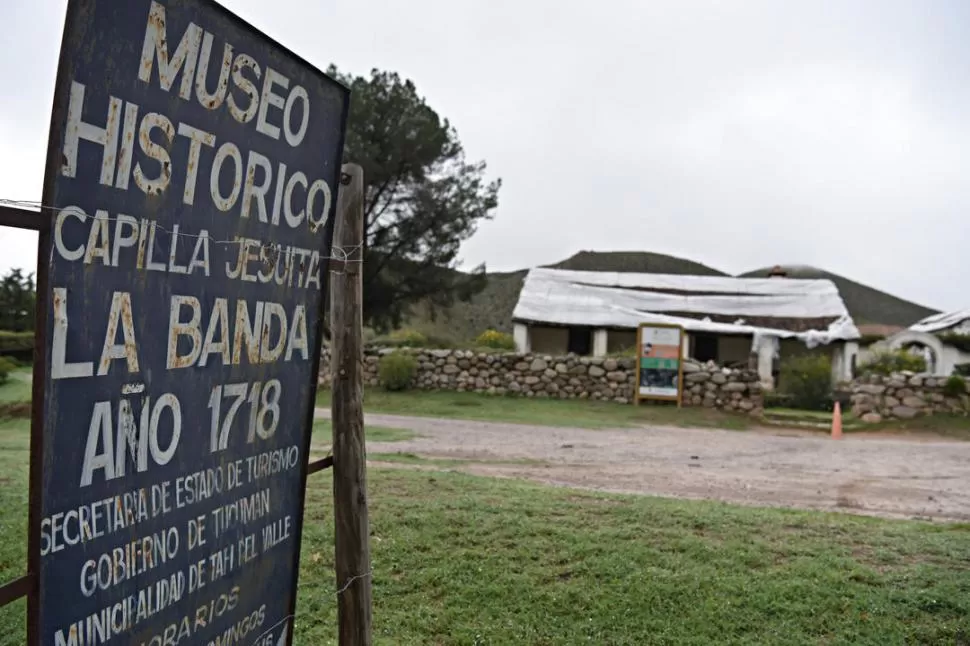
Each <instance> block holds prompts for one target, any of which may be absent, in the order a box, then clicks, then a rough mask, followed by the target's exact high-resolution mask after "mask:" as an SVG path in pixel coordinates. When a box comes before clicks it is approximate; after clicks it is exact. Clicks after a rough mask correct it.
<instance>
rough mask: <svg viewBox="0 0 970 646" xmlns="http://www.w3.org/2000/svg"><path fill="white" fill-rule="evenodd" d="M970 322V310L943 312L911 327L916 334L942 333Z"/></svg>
mask: <svg viewBox="0 0 970 646" xmlns="http://www.w3.org/2000/svg"><path fill="white" fill-rule="evenodd" d="M967 320H970V310H958V311H956V312H943V313H942V314H934V315H933V316H927V317H926V318H925V319H923V320H922V321H919V322H917V323H914V324H913V325H911V326H910V327H909V329H910V330H913V331H914V332H940V331H941V330H948V329H950V328H951V327H956V326H957V325H960V323H963V322H964V321H967Z"/></svg>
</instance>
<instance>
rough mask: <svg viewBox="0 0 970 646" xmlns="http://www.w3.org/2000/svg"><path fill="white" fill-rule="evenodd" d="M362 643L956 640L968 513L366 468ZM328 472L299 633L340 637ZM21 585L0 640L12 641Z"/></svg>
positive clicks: (5, 559)
mask: <svg viewBox="0 0 970 646" xmlns="http://www.w3.org/2000/svg"><path fill="white" fill-rule="evenodd" d="M26 450H27V432H26V423H25V422H24V421H7V422H0V470H2V474H3V478H4V479H5V482H4V483H5V484H6V485H7V486H5V487H4V488H3V489H2V490H0V505H2V510H3V514H0V531H2V538H3V540H2V541H0V577H2V578H3V579H9V578H12V577H13V576H16V575H18V574H21V573H23V571H24V566H23V563H24V559H25V556H26V550H25V543H24V541H25V530H26V527H25V514H26V509H27V505H26V475H27V466H26V465H27V460H26ZM368 484H369V497H368V498H369V501H370V513H371V536H372V540H371V554H372V562H373V568H374V572H373V579H372V580H373V590H374V630H375V643H376V644H380V645H385V644H386V645H388V646H391V645H394V646H396V645H397V644H409V645H411V644H415V645H419V644H429V645H430V644H434V645H442V646H445V645H447V646H450V645H458V644H462V645H465V644H469V645H471V644H482V645H484V644H489V645H492V644H494V645H498V644H516V645H518V644H527V645H548V646H552V645H556V646H559V645H563V644H565V645H569V644H589V643H593V644H611V645H624V644H630V645H633V644H636V645H638V646H639V645H643V644H698V645H704V646H706V645H707V644H711V643H717V644H873V645H879V646H882V645H884V644H903V643H926V644H953V643H960V642H959V639H960V635H970V526H967V525H956V526H954V525H948V526H944V525H932V524H928V523H918V522H899V521H885V520H879V519H871V518H862V517H856V516H850V515H844V516H843V515H839V514H820V513H811V512H795V511H783V510H767V509H765V510H761V509H752V508H741V507H732V506H728V505H723V504H718V503H702V502H685V501H674V500H663V499H655V498H648V497H632V496H607V495H596V494H591V493H580V492H576V491H570V490H565V489H554V488H544V487H541V486H538V485H532V484H523V483H519V482H515V481H508V480H499V479H494V480H493V479H486V478H475V477H472V476H466V475H462V474H455V473H444V472H430V473H429V472H427V471H423V472H416V471H409V470H400V469H371V470H370V471H369V473H368ZM331 490H332V488H331V483H330V476H329V472H324V473H322V474H318V475H315V476H313V477H312V479H311V480H310V488H309V490H308V507H307V525H306V531H305V534H304V541H303V545H304V548H303V558H302V561H301V563H302V568H301V569H302V571H301V579H300V581H301V583H300V597H299V605H298V610H297V613H298V620H297V621H298V624H297V635H296V642H295V643H297V644H313V645H326V644H335V643H336V641H335V628H334V627H335V624H336V606H335V597H334V587H335V584H334V578H333V529H332V518H333V514H332V500H331ZM23 613H24V606H23V604H22V603H15V604H13V605H11V606H7V607H6V608H3V609H2V610H0V645H3V646H8V645H9V646H15V645H19V644H22V643H23Z"/></svg>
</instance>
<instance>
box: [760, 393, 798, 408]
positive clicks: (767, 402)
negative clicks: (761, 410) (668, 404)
mask: <svg viewBox="0 0 970 646" xmlns="http://www.w3.org/2000/svg"><path fill="white" fill-rule="evenodd" d="M763 397H764V406H765V408H791V407H792V396H791V395H789V394H788V393H783V392H779V391H777V390H769V391H766V392H765V393H764V395H763Z"/></svg>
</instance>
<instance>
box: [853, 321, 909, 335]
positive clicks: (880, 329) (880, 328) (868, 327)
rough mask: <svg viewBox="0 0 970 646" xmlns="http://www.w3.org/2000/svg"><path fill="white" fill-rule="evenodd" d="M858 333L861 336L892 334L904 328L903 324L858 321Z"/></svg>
mask: <svg viewBox="0 0 970 646" xmlns="http://www.w3.org/2000/svg"><path fill="white" fill-rule="evenodd" d="M856 327H857V328H859V334H861V335H862V336H892V335H894V334H896V333H897V332H901V331H903V330H905V329H906V327H905V326H903V325H885V324H883V323H859V324H857V325H856Z"/></svg>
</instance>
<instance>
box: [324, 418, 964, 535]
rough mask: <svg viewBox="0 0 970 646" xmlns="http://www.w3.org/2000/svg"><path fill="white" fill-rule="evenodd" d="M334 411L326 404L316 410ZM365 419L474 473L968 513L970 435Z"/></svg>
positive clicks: (958, 516) (395, 446) (814, 505)
mask: <svg viewBox="0 0 970 646" xmlns="http://www.w3.org/2000/svg"><path fill="white" fill-rule="evenodd" d="M329 415H330V411H329V410H326V409H317V416H318V417H322V418H326V417H329ZM365 423H366V424H372V425H376V426H385V427H393V428H403V429H410V430H412V431H414V432H416V433H418V434H419V437H417V438H415V439H413V440H410V441H406V442H393V443H379V442H371V443H369V444H368V452H369V453H371V454H374V453H386V452H398V451H401V452H409V453H415V454H418V455H421V456H425V457H432V458H457V459H466V460H469V462H468V464H467V465H462V466H461V467H460V470H462V471H466V472H469V473H476V474H482V475H492V476H504V477H517V478H527V479H531V480H537V481H540V482H545V483H549V484H555V485H561V486H569V487H581V488H588V489H594V490H600V491H613V492H626V493H641V494H654V495H659V496H669V497H678V498H696V499H710V500H722V501H727V502H732V503H742V504H753V505H762V506H782V507H798V508H804V509H821V510H842V511H848V512H853V513H860V514H870V515H878V516H889V517H904V518H909V517H921V518H935V519H939V520H950V521H967V520H970V442H959V441H947V440H942V439H920V438H912V437H899V436H866V437H859V436H851V435H850V436H846V437H845V438H844V439H842V440H840V441H834V440H831V439H829V438H828V437H826V436H819V435H817V434H809V433H804V432H799V431H791V432H788V431H744V432H740V431H721V430H706V429H704V430H701V429H684V428H664V427H643V428H636V429H615V430H587V429H579V428H553V427H544V426H524V425H519V424H499V423H493V422H476V421H467V420H453V419H433V418H421V417H401V416H393V415H370V414H368V415H366V418H365ZM503 461H504V463H503ZM516 461H518V462H516Z"/></svg>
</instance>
